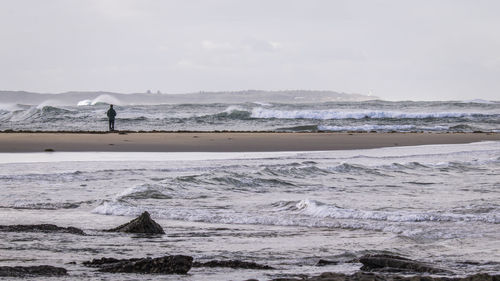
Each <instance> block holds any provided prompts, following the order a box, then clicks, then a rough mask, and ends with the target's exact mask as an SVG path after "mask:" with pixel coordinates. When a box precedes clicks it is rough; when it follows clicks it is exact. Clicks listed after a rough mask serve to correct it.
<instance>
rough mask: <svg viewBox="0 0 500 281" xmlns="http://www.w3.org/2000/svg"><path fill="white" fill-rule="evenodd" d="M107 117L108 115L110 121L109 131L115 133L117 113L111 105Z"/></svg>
mask: <svg viewBox="0 0 500 281" xmlns="http://www.w3.org/2000/svg"><path fill="white" fill-rule="evenodd" d="M106 115H108V119H109V130H110V131H114V130H115V116H116V111H115V110H114V109H113V105H112V104H110V105H109V109H108V112H106Z"/></svg>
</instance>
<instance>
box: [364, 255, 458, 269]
mask: <svg viewBox="0 0 500 281" xmlns="http://www.w3.org/2000/svg"><path fill="white" fill-rule="evenodd" d="M359 261H360V262H361V263H362V264H363V267H361V270H364V271H379V272H382V271H383V272H418V273H449V271H447V270H444V269H440V268H436V267H432V266H430V265H428V264H426V263H423V262H419V261H414V260H410V259H407V258H403V257H399V256H394V255H364V256H362V257H361V258H360V259H359Z"/></svg>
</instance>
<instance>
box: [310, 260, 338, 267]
mask: <svg viewBox="0 0 500 281" xmlns="http://www.w3.org/2000/svg"><path fill="white" fill-rule="evenodd" d="M335 264H339V262H338V261H330V260H324V259H320V260H319V261H318V263H317V264H316V266H325V265H335Z"/></svg>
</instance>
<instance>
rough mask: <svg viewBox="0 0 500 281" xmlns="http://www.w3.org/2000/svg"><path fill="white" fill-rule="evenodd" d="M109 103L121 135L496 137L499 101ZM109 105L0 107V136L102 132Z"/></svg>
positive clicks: (88, 102)
mask: <svg viewBox="0 0 500 281" xmlns="http://www.w3.org/2000/svg"><path fill="white" fill-rule="evenodd" d="M113 101H114V102H115V110H116V111H117V117H116V124H115V126H116V128H115V129H117V130H122V131H272V132H274V131H278V132H317V131H327V132H349V131H353V132H392V131H396V132H475V131H482V132H500V102H496V101H486V100H473V101H433V102H416V101H400V102H391V101H381V100H373V101H361V102H322V103H266V102H247V103H231V104H228V103H202V104H200V103H192V104H148V105H134V104H130V103H128V104H125V103H122V102H120V101H119V100H117V99H116V98H114V99H113ZM108 103H110V101H108V102H107V103H106V102H100V101H99V100H97V101H94V102H92V101H91V100H82V101H80V102H78V103H75V104H64V105H61V102H58V101H57V100H48V101H45V102H42V103H40V104H35V105H33V104H22V103H9V104H7V103H1V102H0V131H6V130H7V131H8V130H13V131H106V130H107V129H108V128H107V117H106V111H107V109H108V107H109V106H108ZM120 104H121V105H120Z"/></svg>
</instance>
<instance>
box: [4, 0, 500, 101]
mask: <svg viewBox="0 0 500 281" xmlns="http://www.w3.org/2000/svg"><path fill="white" fill-rule="evenodd" d="M499 14H500V1H495V0H491V1H481V0H474V1H473V0H470V1H460V0H449V1H444V0H429V1H422V0H418V1H417V0H415V1H405V0H394V1H376V0H366V1H352V0H348V1H347V0H346V1H334V0H325V1H315V0H303V1H293V0H275V1H274V0H262V1H260V0H248V1H243V0H241V1H238V0H203V1H202V0H199V1H196V0H192V1H190V0H179V1H163V0H156V1H153V0H44V1H40V0H0V36H1V37H0V38H1V41H0V66H1V67H0V89H2V90H27V91H35V92H52V93H57V92H65V91H71V90H84V91H97V90H103V91H115V92H124V93H131V92H145V91H146V90H148V89H151V90H152V91H155V92H156V90H160V91H162V92H166V93H185V92H196V91H226V90H246V89H261V90H284V89H311V90H333V91H341V92H350V93H362V94H367V93H369V91H370V90H371V91H372V92H373V94H374V95H377V96H380V97H382V98H384V99H390V100H402V99H413V100H437V99H439V100H449V99H458V100H462V99H474V98H485V99H494V100H500V16H499Z"/></svg>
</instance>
